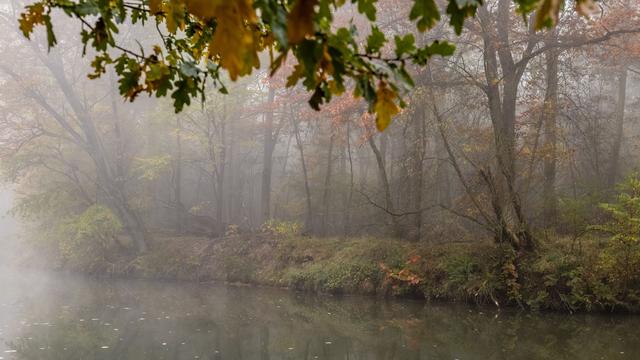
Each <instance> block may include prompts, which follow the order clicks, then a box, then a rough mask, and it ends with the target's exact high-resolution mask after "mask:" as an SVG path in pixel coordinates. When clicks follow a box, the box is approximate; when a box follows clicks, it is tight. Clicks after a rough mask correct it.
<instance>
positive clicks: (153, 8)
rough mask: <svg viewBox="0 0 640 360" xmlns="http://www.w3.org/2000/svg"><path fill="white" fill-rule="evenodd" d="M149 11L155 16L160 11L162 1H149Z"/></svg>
mask: <svg viewBox="0 0 640 360" xmlns="http://www.w3.org/2000/svg"><path fill="white" fill-rule="evenodd" d="M149 11H150V12H151V14H153V15H155V14H157V13H159V12H161V11H162V0H149Z"/></svg>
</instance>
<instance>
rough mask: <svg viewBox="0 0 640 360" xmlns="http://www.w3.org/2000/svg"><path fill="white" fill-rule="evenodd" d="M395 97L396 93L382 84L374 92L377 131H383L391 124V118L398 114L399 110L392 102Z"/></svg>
mask: <svg viewBox="0 0 640 360" xmlns="http://www.w3.org/2000/svg"><path fill="white" fill-rule="evenodd" d="M396 97H397V95H396V92H395V91H394V90H393V89H391V88H389V87H388V86H387V84H386V83H384V82H381V83H380V85H379V86H378V90H377V91H376V102H375V103H374V105H373V111H374V112H375V113H376V127H377V128H378V131H384V129H386V128H387V126H389V124H391V118H392V117H393V116H394V115H396V114H397V113H399V112H400V108H398V105H396V103H395V102H394V100H395V99H396Z"/></svg>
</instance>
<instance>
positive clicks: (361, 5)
mask: <svg viewBox="0 0 640 360" xmlns="http://www.w3.org/2000/svg"><path fill="white" fill-rule="evenodd" d="M356 1H357V2H358V12H359V13H361V14H364V15H366V16H367V19H369V21H375V20H376V7H375V3H376V2H377V1H378V0H353V2H356Z"/></svg>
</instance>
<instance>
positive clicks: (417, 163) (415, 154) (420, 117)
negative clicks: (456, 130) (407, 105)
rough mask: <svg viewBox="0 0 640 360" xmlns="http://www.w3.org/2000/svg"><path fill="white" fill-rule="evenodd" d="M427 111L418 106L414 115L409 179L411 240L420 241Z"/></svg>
mask: <svg viewBox="0 0 640 360" xmlns="http://www.w3.org/2000/svg"><path fill="white" fill-rule="evenodd" d="M424 116H425V109H424V108H423V107H422V106H420V105H418V107H417V108H416V109H415V112H414V114H413V119H412V123H413V134H412V136H413V144H412V151H411V152H412V154H411V159H412V166H411V173H410V176H409V179H410V181H411V191H410V201H411V203H412V204H411V207H412V208H413V211H414V212H415V214H414V215H413V233H412V234H411V235H412V236H411V238H412V240H414V241H419V240H420V239H421V237H422V190H423V189H422V188H423V182H424V164H423V161H424V151H425V147H426V129H425V119H424Z"/></svg>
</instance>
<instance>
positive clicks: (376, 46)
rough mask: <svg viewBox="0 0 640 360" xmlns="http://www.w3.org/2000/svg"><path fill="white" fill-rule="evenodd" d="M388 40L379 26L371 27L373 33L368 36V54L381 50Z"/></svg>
mask: <svg viewBox="0 0 640 360" xmlns="http://www.w3.org/2000/svg"><path fill="white" fill-rule="evenodd" d="M386 41H387V40H386V39H385V37H384V33H383V32H382V31H380V29H379V28H378V27H377V26H372V27H371V34H370V35H369V36H368V37H367V47H366V52H367V54H374V53H377V52H380V49H381V48H382V47H383V46H384V43H385V42H386Z"/></svg>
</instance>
